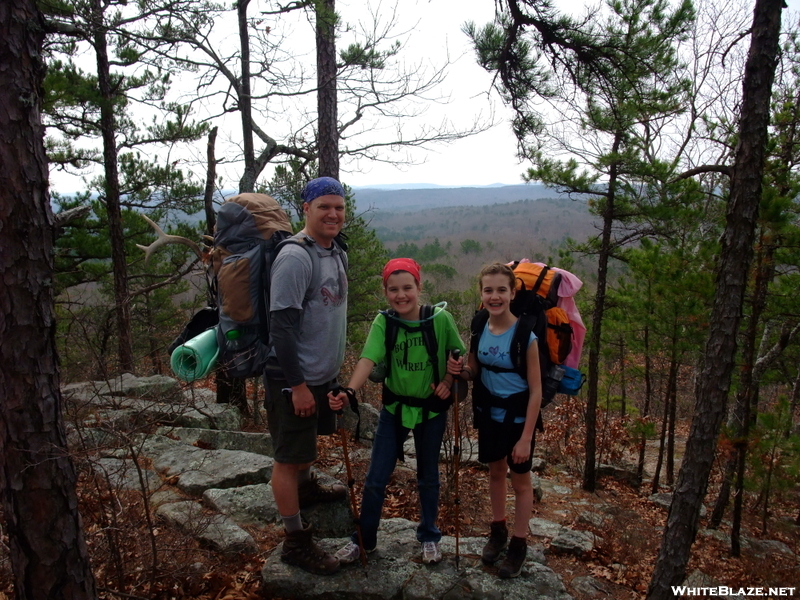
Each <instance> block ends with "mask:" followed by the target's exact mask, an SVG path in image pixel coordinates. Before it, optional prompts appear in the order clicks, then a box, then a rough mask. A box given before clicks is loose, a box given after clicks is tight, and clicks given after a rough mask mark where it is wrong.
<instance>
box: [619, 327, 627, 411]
mask: <svg viewBox="0 0 800 600" xmlns="http://www.w3.org/2000/svg"><path fill="white" fill-rule="evenodd" d="M619 377H620V388H621V389H620V401H619V402H620V406H619V416H620V417H622V418H623V419H624V418H625V413H627V412H628V410H627V406H626V405H627V399H628V398H627V395H628V390H626V389H625V337H624V336H620V339H619Z"/></svg>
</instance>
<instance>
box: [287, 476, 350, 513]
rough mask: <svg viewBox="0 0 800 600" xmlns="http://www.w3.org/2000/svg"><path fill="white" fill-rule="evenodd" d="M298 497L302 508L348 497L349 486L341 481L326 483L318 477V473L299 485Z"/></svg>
mask: <svg viewBox="0 0 800 600" xmlns="http://www.w3.org/2000/svg"><path fill="white" fill-rule="evenodd" d="M297 497H298V500H299V501H300V508H308V507H309V506H312V505H314V504H318V503H320V502H337V501H339V500H344V499H345V498H346V497H347V488H346V487H345V486H344V485H342V484H341V483H338V482H337V483H333V484H330V485H324V484H321V483H320V482H319V480H318V479H317V474H316V473H311V477H310V478H309V479H308V480H307V481H304V482H303V483H301V484H300V485H298V486H297Z"/></svg>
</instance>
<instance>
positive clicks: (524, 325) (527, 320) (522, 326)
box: [511, 315, 536, 381]
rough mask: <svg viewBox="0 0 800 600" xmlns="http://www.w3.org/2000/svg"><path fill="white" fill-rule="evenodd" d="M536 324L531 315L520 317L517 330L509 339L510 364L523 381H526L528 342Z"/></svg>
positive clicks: (534, 318)
mask: <svg viewBox="0 0 800 600" xmlns="http://www.w3.org/2000/svg"><path fill="white" fill-rule="evenodd" d="M535 323H536V317H534V316H533V315H522V316H520V317H519V319H518V320H517V330H516V331H515V332H514V337H513V338H512V339H511V364H513V365H514V370H515V371H516V372H517V374H518V375H519V376H520V377H522V378H523V379H524V380H526V381H527V380H528V345H529V344H528V341H529V340H530V339H531V333H532V332H533V327H534V325H535Z"/></svg>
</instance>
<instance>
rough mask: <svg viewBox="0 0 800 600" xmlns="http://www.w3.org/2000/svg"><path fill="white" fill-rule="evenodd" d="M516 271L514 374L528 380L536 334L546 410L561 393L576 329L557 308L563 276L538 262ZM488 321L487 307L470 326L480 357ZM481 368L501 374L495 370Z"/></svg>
mask: <svg viewBox="0 0 800 600" xmlns="http://www.w3.org/2000/svg"><path fill="white" fill-rule="evenodd" d="M513 268H514V274H515V275H516V277H517V290H516V295H515V296H514V299H513V300H512V301H511V307H510V308H511V312H512V313H513V314H514V315H515V316H517V317H518V318H519V322H518V324H517V330H516V332H515V333H514V337H513V339H512V341H511V351H510V358H511V363H512V365H513V368H512V369H511V371H513V372H515V373H517V374H519V375H520V377H522V378H523V379H527V373H528V371H527V368H528V366H527V356H526V355H527V348H528V340H529V339H530V334H531V332H533V333H535V334H536V338H537V341H538V346H539V367H540V370H541V373H542V408H544V407H545V406H547V405H548V404H550V403H551V402H552V401H553V398H554V397H555V395H556V392H558V391H559V386H560V383H561V380H562V378H563V376H564V372H565V370H564V366H563V362H564V360H565V359H566V358H567V356H568V355H569V353H570V351H571V350H572V340H573V328H572V325H570V322H569V317H568V316H567V313H566V312H565V311H564V310H563V309H561V308H559V307H558V306H556V304H557V302H558V288H559V285H560V284H561V274H560V273H559V272H558V271H555V270H553V269H551V268H550V267H548V266H546V265H538V264H535V263H527V262H526V263H515V264H514V267H513ZM488 320H489V313H488V311H487V310H486V309H485V308H481V309H479V310H478V312H477V313H476V314H475V317H474V318H473V320H472V325H471V327H470V334H471V336H470V351H471V352H475V353H476V354H477V350H478V343H479V341H480V336H481V334H482V333H483V330H484V328H485V326H486V323H487V322H488ZM481 366H482V367H483V368H491V369H492V370H496V371H501V369H497V368H494V367H486V366H485V365H481ZM561 391H564V390H563V389H562V390H561ZM576 393H577V392H576Z"/></svg>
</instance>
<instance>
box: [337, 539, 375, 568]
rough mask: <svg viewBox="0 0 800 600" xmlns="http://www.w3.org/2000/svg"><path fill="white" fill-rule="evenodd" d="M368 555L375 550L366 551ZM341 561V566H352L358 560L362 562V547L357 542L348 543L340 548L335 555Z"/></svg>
mask: <svg viewBox="0 0 800 600" xmlns="http://www.w3.org/2000/svg"><path fill="white" fill-rule="evenodd" d="M364 551H365V552H366V553H367V554H372V553H373V552H375V548H371V549H365V550H364ZM334 556H335V557H336V558H338V559H339V564H341V565H350V564H352V563H354V562H356V561H358V560H361V547H360V546H359V545H358V544H356V543H355V542H347V545H346V546H343V547H342V548H339V550H337V551H336V554H334Z"/></svg>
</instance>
